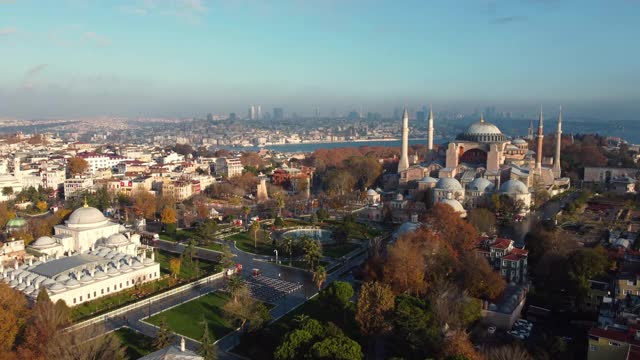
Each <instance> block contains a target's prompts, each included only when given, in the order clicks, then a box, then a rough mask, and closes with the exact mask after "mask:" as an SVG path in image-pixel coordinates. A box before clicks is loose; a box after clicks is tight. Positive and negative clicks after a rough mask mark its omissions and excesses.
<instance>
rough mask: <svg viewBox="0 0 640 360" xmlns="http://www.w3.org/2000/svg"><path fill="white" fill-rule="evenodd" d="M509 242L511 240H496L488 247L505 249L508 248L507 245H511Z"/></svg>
mask: <svg viewBox="0 0 640 360" xmlns="http://www.w3.org/2000/svg"><path fill="white" fill-rule="evenodd" d="M511 242H512V240H509V239H496V241H494V242H493V244H491V245H490V247H492V248H497V249H506V248H508V247H509V245H511Z"/></svg>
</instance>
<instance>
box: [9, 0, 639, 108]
mask: <svg viewBox="0 0 640 360" xmlns="http://www.w3.org/2000/svg"><path fill="white" fill-rule="evenodd" d="M639 17H640V3H639V2H637V1H630V0H611V1H608V2H606V3H605V2H602V1H596V0H589V1H582V2H580V5H579V8H576V5H575V4H573V3H572V2H569V1H565V0H521V1H507V0H473V1H471V0H468V1H463V2H459V3H458V4H452V2H450V1H436V0H434V1H418V0H412V1H405V2H402V4H397V2H393V1H390V0H379V1H365V0H349V1H338V0H328V1H323V2H316V1H311V0H279V1H268V2H267V1H260V0H210V1H204V0H203V1H200V0H140V1H136V0H131V1H124V0H123V1H89V0H68V1H61V2H38V1H31V0H16V1H7V0H4V1H0V49H3V50H4V51H3V57H2V60H0V61H1V62H2V67H1V69H2V70H1V73H0V74H1V76H0V79H2V80H0V105H1V106H0V118H1V117H17V118H27V119H29V118H59V117H83V116H99V115H107V116H124V117H193V116H204V114H206V113H210V112H211V113H216V114H223V113H229V112H236V113H238V115H239V116H245V115H246V111H247V107H248V106H249V105H251V104H260V105H262V109H263V112H272V110H273V107H283V108H285V110H286V111H287V112H289V113H292V112H298V113H300V114H303V115H309V114H311V113H312V111H313V109H314V108H316V107H317V108H319V109H320V112H321V114H323V115H329V114H330V113H331V112H333V111H336V112H338V113H345V112H348V111H350V110H360V109H363V110H364V111H365V112H367V111H372V112H380V113H383V114H389V113H391V111H392V110H393V108H394V107H397V106H402V105H403V104H407V106H409V107H413V108H419V107H421V106H423V105H428V104H429V103H432V104H433V105H434V108H435V109H436V111H473V110H474V109H479V110H482V109H484V107H485V106H495V107H496V110H497V111H514V112H527V113H529V112H531V113H533V112H534V111H535V109H537V108H538V107H539V105H540V104H542V105H543V107H544V108H545V109H547V111H548V112H549V113H550V114H555V113H556V112H557V108H558V106H559V105H564V106H565V108H566V109H567V110H566V111H567V114H573V115H575V116H589V117H591V118H595V119H601V120H635V119H638V118H639V117H638V115H637V114H639V113H640V91H638V87H637V84H638V83H640V62H638V61H637V59H638V58H640V48H639V47H638V46H633V44H634V43H635V42H636V41H637V38H639V37H640V28H639V27H638V26H637V24H636V22H635V21H636V19H637V18H639Z"/></svg>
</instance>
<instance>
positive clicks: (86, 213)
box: [67, 206, 107, 226]
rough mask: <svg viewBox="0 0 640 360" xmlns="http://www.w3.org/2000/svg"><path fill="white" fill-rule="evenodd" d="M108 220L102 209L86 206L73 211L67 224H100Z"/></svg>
mask: <svg viewBox="0 0 640 360" xmlns="http://www.w3.org/2000/svg"><path fill="white" fill-rule="evenodd" d="M106 220H107V218H105V217H104V215H102V213H101V212H100V210H98V209H96V208H93V207H89V206H86V207H81V208H78V209H76V210H75V211H74V212H73V213H71V216H69V220H67V225H70V226H74V225H80V226H82V225H99V224H100V223H102V222H104V221H106Z"/></svg>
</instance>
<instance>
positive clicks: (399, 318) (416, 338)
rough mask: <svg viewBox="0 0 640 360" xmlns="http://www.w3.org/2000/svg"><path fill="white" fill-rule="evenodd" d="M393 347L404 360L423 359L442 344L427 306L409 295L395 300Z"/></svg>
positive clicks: (435, 322) (437, 327)
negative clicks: (407, 359)
mask: <svg viewBox="0 0 640 360" xmlns="http://www.w3.org/2000/svg"><path fill="white" fill-rule="evenodd" d="M393 325H394V339H395V341H394V343H395V345H396V346H395V347H396V348H397V349H398V350H399V351H400V352H401V353H402V354H404V355H405V358H412V359H424V358H428V357H429V356H428V355H430V354H433V353H434V352H436V351H437V350H438V349H439V348H440V346H441V343H442V335H441V330H440V327H439V326H438V323H437V321H436V319H435V318H434V315H433V313H432V312H431V309H430V308H429V306H428V304H427V303H426V302H425V301H423V300H421V299H418V298H415V297H413V296H409V295H400V296H398V297H397V298H396V307H395V310H394V315H393Z"/></svg>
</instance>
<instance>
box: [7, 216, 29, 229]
mask: <svg viewBox="0 0 640 360" xmlns="http://www.w3.org/2000/svg"><path fill="white" fill-rule="evenodd" d="M25 226H27V220H25V219H23V218H21V217H16V218H13V219H11V220H9V221H7V229H18V228H21V227H25Z"/></svg>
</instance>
